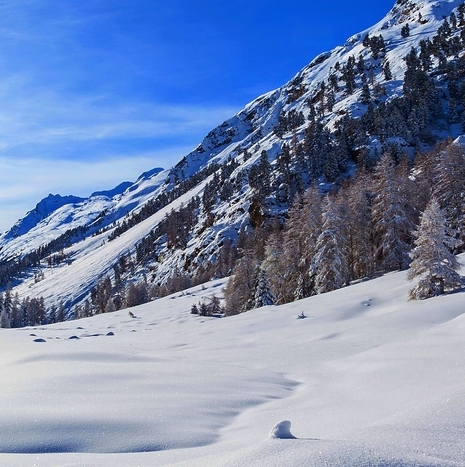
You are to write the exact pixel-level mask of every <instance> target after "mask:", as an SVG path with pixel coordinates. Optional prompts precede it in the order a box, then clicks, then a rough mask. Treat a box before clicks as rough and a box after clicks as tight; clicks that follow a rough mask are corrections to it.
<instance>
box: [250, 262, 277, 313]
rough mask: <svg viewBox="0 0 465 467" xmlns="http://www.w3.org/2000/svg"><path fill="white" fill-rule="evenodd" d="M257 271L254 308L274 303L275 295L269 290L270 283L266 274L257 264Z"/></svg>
mask: <svg viewBox="0 0 465 467" xmlns="http://www.w3.org/2000/svg"><path fill="white" fill-rule="evenodd" d="M257 268H258V271H256V273H255V275H256V277H257V283H256V286H255V296H254V306H253V307H254V308H261V307H262V306H269V305H274V303H275V300H276V299H275V297H274V295H273V293H272V292H271V290H270V283H269V281H268V277H267V275H266V271H265V270H264V269H263V268H262V267H260V266H257Z"/></svg>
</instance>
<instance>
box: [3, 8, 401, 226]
mask: <svg viewBox="0 0 465 467" xmlns="http://www.w3.org/2000/svg"><path fill="white" fill-rule="evenodd" d="M393 4H394V0H378V1H376V2H373V1H368V0H352V1H350V2H345V1H336V0H324V1H320V0H315V1H308V0H288V1H283V0H279V1H277V0H267V1H265V0H228V1H220V0H196V1H195V2H193V1H191V0H170V1H169V2H161V1H160V0H151V1H149V0H79V1H76V0H0V184H1V189H0V231H2V230H6V229H8V228H9V227H11V226H12V225H13V224H14V222H15V221H16V220H17V219H18V218H20V217H23V216H24V214H25V213H26V212H27V211H29V210H31V209H32V208H33V207H34V206H35V205H36V204H37V202H39V201H40V200H41V199H42V198H43V197H45V196H47V195H48V193H54V194H55V193H60V194H62V195H66V194H74V195H78V196H88V195H89V194H90V193H91V192H93V191H97V190H102V189H110V188H112V187H113V186H115V185H117V184H118V183H120V182H121V181H123V180H129V181H134V180H135V179H136V178H137V177H138V175H139V174H141V173H142V172H144V171H146V170H149V169H151V168H153V167H159V166H161V167H171V166H172V165H173V164H175V163H176V162H177V161H178V160H179V159H180V158H181V157H182V156H184V155H185V154H187V153H188V152H189V151H190V150H192V149H193V148H194V147H195V146H197V144H198V143H199V142H200V141H201V139H202V137H203V136H204V135H205V134H206V133H208V131H210V130H211V129H212V128H214V127H215V126H216V125H218V124H220V123H221V122H222V121H224V120H225V119H227V118H229V117H230V116H232V115H233V114H234V113H236V112H238V111H239V110H240V109H241V108H242V107H243V106H244V105H245V104H247V103H248V102H250V101H251V100H253V99H254V98H256V97H257V96H258V95H260V94H263V93H265V92H268V91H270V90H272V89H275V88H277V87H279V86H281V85H282V84H284V83H285V82H286V81H288V80H289V79H291V78H292V77H293V76H294V75H295V74H296V73H297V72H298V71H299V70H300V69H301V68H302V67H303V66H305V65H306V64H307V63H309V62H310V61H311V60H312V59H313V58H314V57H315V56H316V55H318V54H319V53H321V52H323V51H326V50H329V49H331V48H333V47H334V46H336V45H340V44H342V43H344V41H345V40H346V39H347V38H348V37H349V36H351V35H352V34H355V33H357V32H360V31H361V30H363V29H365V28H367V27H369V26H371V25H373V24H374V23H375V22H377V21H379V20H380V19H381V18H382V17H383V16H384V14H385V13H387V11H388V10H389V9H390V8H391V7H392V6H393Z"/></svg>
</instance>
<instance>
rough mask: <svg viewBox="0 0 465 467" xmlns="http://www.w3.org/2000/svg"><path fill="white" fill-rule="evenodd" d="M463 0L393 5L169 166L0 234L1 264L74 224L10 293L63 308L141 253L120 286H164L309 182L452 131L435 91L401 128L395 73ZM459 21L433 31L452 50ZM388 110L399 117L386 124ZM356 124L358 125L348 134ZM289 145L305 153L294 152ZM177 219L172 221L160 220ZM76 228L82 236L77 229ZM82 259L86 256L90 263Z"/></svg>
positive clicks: (199, 267) (400, 84)
mask: <svg viewBox="0 0 465 467" xmlns="http://www.w3.org/2000/svg"><path fill="white" fill-rule="evenodd" d="M461 5H462V2H460V1H457V0H442V1H434V2H433V1H411V0H407V1H397V2H396V3H395V5H394V6H393V8H392V9H391V10H390V12H388V13H387V15H386V16H385V17H384V18H383V19H381V20H380V21H379V22H378V23H377V24H376V25H374V26H373V27H371V28H367V29H366V30H365V31H362V32H361V33H358V34H355V35H353V36H351V37H350V38H348V40H347V41H346V43H345V44H343V45H341V46H339V47H336V48H335V49H333V50H331V51H327V52H323V53H321V54H320V55H318V56H317V57H315V58H314V59H313V60H312V61H311V62H310V63H309V64H308V65H307V66H306V67H304V68H303V69H302V70H300V71H299V72H298V73H297V74H296V75H295V76H294V77H293V78H292V79H291V80H290V81H289V82H288V83H285V84H284V85H283V86H281V87H280V88H278V89H276V90H273V91H270V92H268V93H265V94H263V95H262V96H259V97H257V98H256V99H255V100H253V101H252V102H250V103H249V104H247V105H246V106H245V107H244V109H242V110H241V111H240V112H238V113H237V114H236V115H234V116H232V117H231V118H230V119H228V120H226V121H225V122H223V123H222V124H221V125H219V126H218V127H216V128H214V129H213V130H212V131H211V132H209V133H208V134H207V135H206V136H205V138H204V139H203V140H202V141H201V142H200V144H199V145H198V146H197V147H196V148H195V149H194V150H193V151H191V152H190V153H189V154H187V155H186V156H185V157H183V158H182V159H181V160H180V161H179V162H178V163H177V164H176V165H175V166H174V167H172V168H171V169H168V170H161V169H154V170H152V171H148V172H146V173H145V174H142V175H141V176H140V177H139V179H138V180H137V181H136V182H135V183H134V184H133V185H131V186H125V185H121V187H124V188H125V189H124V191H123V192H122V193H116V195H115V196H114V197H110V196H109V194H108V192H96V195H97V196H94V197H92V195H91V197H90V198H88V199H86V200H84V201H81V202H80V204H79V203H78V205H77V206H72V207H71V208H70V209H68V210H66V209H61V210H60V208H63V206H61V207H60V208H58V209H55V210H54V211H53V212H51V213H50V214H49V215H48V216H47V217H46V219H40V220H39V221H38V222H36V225H35V226H34V227H33V228H31V229H29V230H28V231H27V232H26V233H25V234H22V235H19V236H17V237H16V238H12V236H11V235H10V237H8V233H7V234H3V235H1V236H0V260H2V261H4V262H6V263H8V262H11V261H13V260H14V259H15V258H18V257H25V256H27V255H30V254H31V253H34V252H35V251H37V250H38V249H40V248H43V246H44V244H45V243H47V242H53V241H54V240H56V239H57V238H59V236H60V235H61V236H63V235H66V234H67V232H71V231H72V235H71V234H70V235H68V236H70V238H71V237H72V239H73V240H72V241H71V240H70V241H67V242H65V243H63V245H64V246H63V247H62V248H60V249H62V250H64V254H65V256H66V257H68V261H67V262H66V264H67V266H66V268H65V267H64V266H63V265H60V264H58V265H57V268H58V270H59V271H58V270H57V274H55V275H54V277H53V278H51V277H48V276H47V277H46V280H41V281H39V282H34V283H31V282H32V280H33V272H32V271H34V268H35V271H37V270H41V269H44V266H43V263H41V261H43V260H44V259H45V258H46V257H44V258H42V259H39V260H38V261H36V262H35V263H34V268H33V269H27V270H24V271H23V272H22V273H21V274H22V277H20V279H19V280H18V284H17V286H15V289H16V290H17V291H18V292H20V293H21V294H25V293H26V292H28V291H29V292H34V294H37V295H42V296H45V297H46V298H47V299H48V300H52V301H53V303H54V304H55V305H58V303H59V302H60V301H64V302H65V303H66V306H67V309H68V310H71V307H72V306H75V305H76V304H78V303H81V302H82V297H85V296H86V294H89V293H90V290H91V289H92V287H95V286H96V284H97V282H98V281H99V280H101V279H102V278H103V277H104V276H105V275H107V274H109V273H111V272H112V270H113V269H114V266H115V264H116V265H117V264H119V261H120V260H121V258H122V257H123V256H126V257H131V256H132V257H133V258H135V257H138V258H139V259H137V260H136V259H134V260H133V261H131V263H132V264H133V265H134V266H133V268H134V270H133V273H132V276H130V275H129V273H128V274H127V276H126V280H127V281H128V282H127V284H130V283H132V282H138V281H140V280H142V278H143V277H146V278H147V277H148V278H149V281H151V282H153V283H154V284H158V285H162V284H165V283H166V281H167V280H168V279H170V278H171V277H174V278H176V277H182V276H183V275H185V274H187V275H190V276H195V275H198V274H199V273H201V272H202V271H203V270H205V268H208V267H210V265H212V264H217V263H218V261H219V258H220V257H221V256H222V255H225V254H226V253H225V247H227V245H229V244H231V243H232V244H236V243H237V242H238V239H239V237H240V233H241V231H243V230H244V229H245V230H246V231H250V230H251V229H252V230H253V229H254V228H255V227H256V226H258V225H260V224H261V223H262V222H263V220H264V219H267V218H268V219H269V218H271V217H273V216H281V217H283V216H286V213H287V211H288V209H289V206H290V205H291V201H292V199H293V198H294V197H295V196H296V194H297V193H300V192H301V190H303V189H305V188H307V187H308V186H310V185H312V184H315V185H317V186H319V187H320V189H321V190H322V191H325V190H330V189H332V187H334V186H336V187H337V186H340V185H341V184H342V183H343V182H344V180H345V179H347V178H348V177H349V176H350V175H351V174H352V173H353V172H354V171H355V170H356V169H357V167H359V166H361V165H363V164H369V163H370V160H376V157H377V156H376V154H379V152H381V151H383V150H386V148H387V149H390V148H391V149H392V148H397V149H396V150H399V151H401V152H403V153H405V154H407V155H409V157H413V154H414V153H415V152H416V151H418V150H426V149H428V148H431V147H432V146H433V144H432V141H438V140H441V139H445V138H447V137H453V138H456V137H458V136H459V135H460V134H461V133H462V128H461V127H460V124H459V122H458V121H453V120H452V119H451V118H450V113H451V110H450V109H449V108H448V107H447V105H449V104H448V103H447V101H446V100H445V99H443V98H441V97H440V96H439V97H437V98H436V97H434V96H433V97H434V99H436V100H435V101H434V102H432V103H431V102H426V104H425V105H426V106H427V107H425V108H426V110H424V109H423V110H424V111H425V112H429V114H428V115H433V112H435V111H437V109H438V106H440V107H441V108H444V109H446V110H445V113H444V112H443V115H442V116H440V117H434V118H433V117H428V119H426V121H425V120H424V119H423V121H420V123H418V124H416V125H412V126H408V127H406V126H405V125H406V124H405V123H404V122H403V121H402V120H401V119H402V118H403V119H404V120H405V122H410V119H412V118H413V117H414V116H415V112H416V109H414V108H413V105H412V104H411V103H410V102H411V101H412V102H413V101H415V99H417V98H416V95H414V94H412V96H407V95H406V92H405V89H406V87H405V79H404V78H401V76H404V74H405V72H406V70H407V69H408V64H407V62H406V59H405V57H407V56H408V54H409V53H410V52H411V50H412V47H414V48H416V49H417V50H420V49H422V47H424V44H423V45H422V42H423V43H428V41H429V42H431V43H432V40H433V39H434V37H435V35H437V36H440V37H442V36H441V35H440V34H439V33H438V31H439V30H440V29H441V28H442V27H443V28H445V25H444V20H443V17H447V18H450V16H451V13H452V12H453V11H455V12H456V13H457V15H458V14H459V9H460V8H461ZM462 22H463V19H459V20H458V22H457V24H456V27H455V29H454V30H452V31H450V32H447V34H446V33H443V32H441V34H442V35H443V36H444V37H446V38H447V40H448V41H450V42H451V44H452V45H453V44H454V41H455V42H457V40H461V39H459V38H460V37H461V36H460V34H461V32H460V31H461V28H462V27H463V25H462ZM407 24H408V25H409V31H406V30H405V27H406V25H407ZM447 25H448V26H449V29H450V25H449V23H447ZM433 36H434V37H433ZM456 38H457V40H455V39H456ZM451 47H452V46H451ZM461 47H462V50H461V51H460V52H457V53H456V54H455V55H456V56H457V57H458V59H460V58H461V57H462V56H463V46H462V45H461ZM422 50H423V49H422ZM441 53H442V52H441ZM443 55H444V54H443ZM449 57H450V58H448V57H445V60H446V62H448V61H449V62H450V63H452V61H453V60H454V53H452V52H451V55H450V56H449ZM441 60H442V58H441V56H438V57H436V56H435V55H433V58H432V61H433V63H432V65H431V71H430V74H431V75H432V76H433V75H434V73H436V77H437V78H436V85H437V89H438V91H437V92H438V93H440V92H443V93H448V92H449V90H448V88H447V86H448V81H449V78H447V75H446V71H441V66H444V64H441ZM446 65H447V63H446ZM460 66H461V65H460ZM388 71H389V73H388ZM441 73H442V74H441ZM460 73H462V72H461V71H460ZM443 76H444V77H445V78H443ZM460 79H461V78H460ZM414 91H415V89H414ZM415 92H416V91H415ZM402 99H404V100H405V99H410V101H408V103H407V104H405V103H403V102H404V101H402ZM432 99H433V98H432ZM441 99H442V101H441ZM449 100H450V99H449ZM457 105H458V106H459V107H460V106H462V107H463V104H462V103H459V104H457ZM389 106H391V107H389ZM409 106H410V107H409ZM428 106H429V107H428ZM434 106H436V109H435V108H434ZM462 107H460V109H462ZM392 109H393V110H395V111H396V112H398V113H399V116H398V117H397V116H396V118H398V120H396V121H394V116H395V115H394V116H393V114H395V112H392V111H391V110H392ZM399 109H400V110H399ZM370 112H371V113H374V117H373V118H378V119H379V120H381V123H377V125H378V128H377V129H375V130H373V131H371V133H368V131H367V130H364V129H363V128H361V129H359V128H358V127H362V126H363V125H365V126H366V127H369V126H370V125H371V123H370V122H369V121H368V120H367V118H366V115H367V114H369V113H370ZM376 112H378V114H376ZM383 112H385V113H386V115H384V114H383ZM402 112H405V116H402V115H401V114H402ZM409 112H410V114H409ZM383 119H384V121H383ZM389 119H391V120H389ZM388 120H389V121H388ZM386 122H387V123H386ZM354 125H355V126H356V131H355V130H353V131H352V130H351V131H349V129H351V128H353V127H354ZM357 125H358V127H357ZM408 125H410V123H409V124H408ZM371 126H373V125H371ZM417 127H418V128H417ZM363 131H364V132H365V134H363ZM299 151H305V154H304V156H302V157H303V158H302V159H299V157H300V156H299ZM264 154H265V155H264ZM286 154H289V157H291V159H290V162H289V161H287V162H286V157H288V156H286ZM264 167H265V168H266V170H269V171H270V172H269V173H268V174H267V175H266V176H265V177H263V175H262V173H261V172H260V170H262V169H263V168H264ZM283 167H284V168H283ZM105 193H106V194H105ZM110 198H111V199H110ZM91 199H92V202H91ZM70 206H71V205H70ZM186 206H190V208H191V209H192V211H193V212H194V213H195V214H194V216H193V218H192V216H190V218H189V220H188V221H185V220H183V216H184V218H187V217H189V216H188V213H186V212H185V208H186ZM176 216H177V217H179V219H177V218H176ZM186 216H187V217H186ZM45 221H47V222H45ZM175 221H176V222H180V224H177V225H176V227H173V226H170V222H175ZM19 222H20V221H19ZM47 223H48V225H47ZM182 223H184V225H185V226H186V228H185V229H184V227H182V228H181V227H180V225H182ZM78 228H85V233H79V234H76V232H75V229H78ZM170 229H171V230H170ZM173 229H174V231H173ZM176 230H177V231H176ZM157 235H158V237H157ZM228 248H229V247H228ZM147 252H149V253H147ZM100 253H102V254H100ZM91 256H94V257H95V259H94V260H92V261H89V258H90V257H91ZM84 258H85V259H84ZM86 261H88V264H86ZM76 264H78V265H79V268H80V269H79V274H78V272H77V271H78V269H77V267H76ZM45 270H46V268H45ZM65 271H66V273H65ZM58 272H59V274H58ZM60 274H66V275H68V274H70V275H72V274H74V275H76V277H79V279H76V280H75V281H74V282H75V284H76V285H75V288H76V290H74V291H69V290H67V291H65V290H60V280H59V278H58V276H59V275H60ZM46 275H47V274H46ZM51 275H52V274H50V276H51ZM4 285H6V284H5V283H4ZM52 291H53V292H52ZM57 291H58V292H57ZM78 297H79V298H78Z"/></svg>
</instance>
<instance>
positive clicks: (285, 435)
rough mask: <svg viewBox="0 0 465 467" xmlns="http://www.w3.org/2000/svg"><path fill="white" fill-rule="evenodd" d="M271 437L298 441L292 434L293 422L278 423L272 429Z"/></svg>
mask: <svg viewBox="0 0 465 467" xmlns="http://www.w3.org/2000/svg"><path fill="white" fill-rule="evenodd" d="M269 437H270V438H272V439H297V438H296V437H295V436H294V435H293V434H292V433H291V422H290V421H289V420H284V421H282V422H279V423H277V424H276V425H275V426H274V427H273V428H272V429H271V431H270V436H269Z"/></svg>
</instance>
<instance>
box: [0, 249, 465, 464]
mask: <svg viewBox="0 0 465 467" xmlns="http://www.w3.org/2000/svg"><path fill="white" fill-rule="evenodd" d="M463 260H464V258H463V257H462V261H463ZM223 286H224V281H213V282H211V283H209V284H206V285H205V287H197V288H194V289H192V290H190V291H188V292H184V293H179V294H176V295H173V296H171V297H167V298H163V299H160V300H156V301H154V302H152V303H149V304H146V305H142V306H140V307H137V308H133V309H132V312H133V313H134V314H135V316H136V317H135V318H132V317H131V316H130V315H129V314H128V310H121V311H117V312H114V313H109V314H105V315H99V316H95V317H93V318H88V319H82V320H78V321H69V322H65V323H57V324H54V325H50V326H44V327H37V328H27V329H0V367H1V374H2V378H1V379H0V394H1V397H0V465H4V466H9V467H19V466H28V467H29V466H31V467H32V466H38V467H39V466H40V467H45V466H47V467H57V466H102V467H103V466H118V467H121V466H128V467H136V466H141V467H145V466H147V467H148V466H176V467H181V466H190V467H197V466H198V467H200V466H202V467H205V466H215V467H218V466H222V467H236V466H237V467H239V466H246V465H250V466H256V467H262V466H263V467H265V466H266V467H281V466H307V467H312V466H315V467H316V466H325V465H327V466H331V467H349V466H350V467H353V466H358V467H361V466H367V467H368V466H378V467H381V466H383V467H414V466H418V467H420V466H421V467H433V466H435V467H439V466H440V467H446V466H454V467H459V466H461V467H463V466H465V441H464V439H465V422H464V420H465V377H464V376H465V338H464V336H465V314H464V312H465V294H464V293H463V292H460V293H455V294H451V295H448V296H442V297H437V298H433V299H430V300H426V301H421V302H415V301H408V300H407V292H408V290H409V288H410V287H411V286H412V284H411V283H409V282H407V280H406V275H405V273H392V274H388V275H386V276H384V277H381V278H379V279H376V280H372V281H368V282H363V283H360V284H357V285H353V286H351V287H347V288H345V289H341V290H338V291H335V292H332V293H328V294H323V295H319V296H316V297H312V298H310V299H306V300H302V301H299V302H294V303H292V304H289V305H285V306H280V307H265V308H262V309H258V310H254V311H250V312H248V313H245V314H243V315H239V316H236V317H230V318H221V319H220V318H204V317H199V316H194V315H191V314H190V308H191V305H192V304H193V303H198V302H199V300H201V298H202V297H203V296H211V295H212V294H216V295H218V296H221V294H222V287H223ZM302 312H303V313H304V314H305V315H306V318H305V319H297V317H298V315H300V314H301V313H302ZM283 420H290V421H291V422H292V425H291V431H292V434H293V435H294V436H295V437H296V439H272V438H269V436H268V435H269V432H270V430H271V429H272V427H273V426H274V425H275V424H276V423H278V422H280V421H283Z"/></svg>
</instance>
